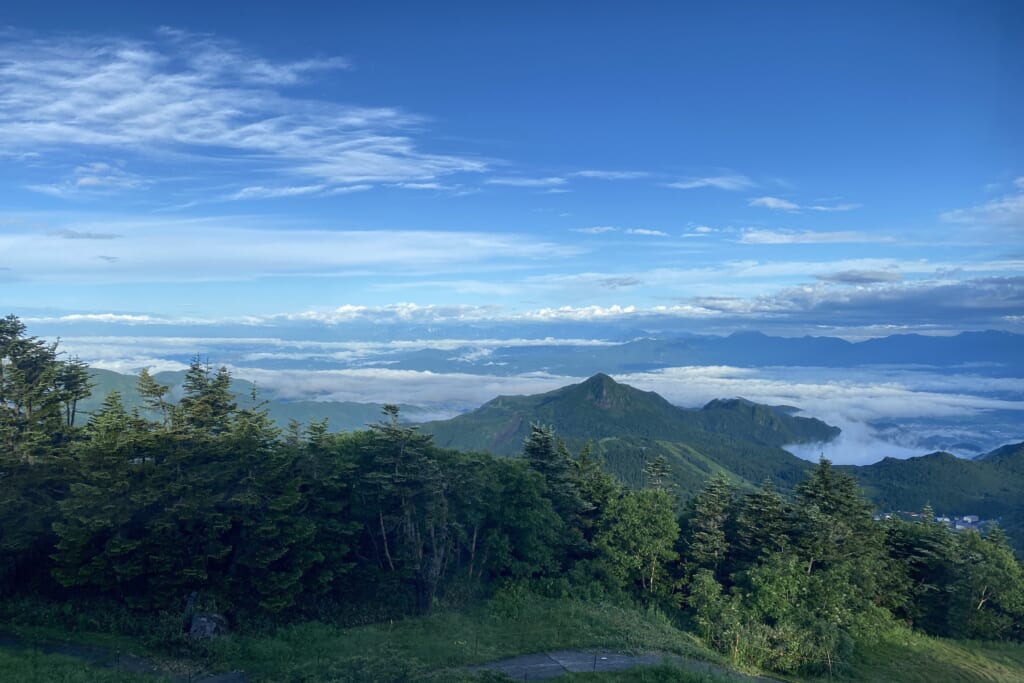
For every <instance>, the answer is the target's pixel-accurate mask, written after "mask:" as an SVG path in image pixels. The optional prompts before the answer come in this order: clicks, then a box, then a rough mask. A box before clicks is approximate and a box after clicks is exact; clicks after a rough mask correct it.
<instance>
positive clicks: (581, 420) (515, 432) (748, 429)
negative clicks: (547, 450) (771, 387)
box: [422, 373, 839, 493]
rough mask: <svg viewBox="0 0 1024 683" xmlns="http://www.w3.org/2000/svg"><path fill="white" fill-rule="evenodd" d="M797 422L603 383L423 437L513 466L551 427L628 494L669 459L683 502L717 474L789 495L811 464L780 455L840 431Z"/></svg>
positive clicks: (502, 404)
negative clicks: (686, 403) (536, 431)
mask: <svg viewBox="0 0 1024 683" xmlns="http://www.w3.org/2000/svg"><path fill="white" fill-rule="evenodd" d="M792 412H793V409H792V408H790V407H788V406H781V407H771V406H765V405H759V404H756V403H751V402H750V401H746V400H743V399H730V400H714V401H711V402H710V403H708V404H707V405H706V406H704V407H703V408H702V409H699V410H687V409H684V408H680V407H678V406H675V405H672V404H671V403H669V402H668V401H666V400H665V399H664V398H662V397H661V396H659V395H658V394H656V393H654V392H650V391H641V390H639V389H635V388H633V387H631V386H628V385H626V384H620V383H618V382H616V381H615V380H613V379H612V378H611V377H609V376H608V375H605V374H601V373H599V374H597V375H594V376H593V377H591V378H590V379H588V380H586V381H585V382H582V383H580V384H573V385H570V386H567V387H563V388H561V389H556V390H555V391H551V392H548V393H544V394H538V395H535V396H499V397H498V398H495V399H493V400H491V401H489V402H487V403H485V404H484V405H483V406H481V407H480V408H478V409H477V410H474V411H472V412H470V413H466V414H465V415H460V416H458V417H455V418H452V419H450V420H444V421H439V422H427V423H424V424H423V425H422V429H423V431H425V432H427V433H429V434H432V435H433V436H434V441H435V442H436V443H437V444H438V445H439V446H443V447H447V448H456V449H460V450H476V451H489V452H491V453H493V454H495V455H501V456H511V455H515V454H517V453H519V452H520V451H521V450H522V445H523V441H524V439H526V437H527V436H528V435H529V433H530V425H531V424H544V425H551V426H552V427H554V429H555V431H556V432H557V433H558V435H559V437H560V438H561V439H563V440H564V441H565V443H566V445H567V446H568V447H569V448H570V449H571V450H579V449H580V448H582V447H583V446H584V445H585V444H587V443H589V444H590V445H591V448H592V449H593V450H594V451H595V453H597V454H599V455H601V456H603V458H604V461H605V467H606V468H607V469H608V471H610V472H611V473H613V474H615V475H616V476H617V477H618V478H619V479H620V480H622V481H623V482H625V483H627V484H630V485H634V486H639V485H642V484H643V481H642V477H643V470H644V467H645V465H646V464H647V463H648V462H650V461H652V460H654V459H655V458H657V457H658V456H664V457H665V459H666V460H667V461H668V462H669V464H670V466H671V467H672V470H673V476H674V479H675V481H676V483H677V485H678V486H679V487H680V489H681V492H683V493H692V492H695V491H697V490H698V489H699V488H700V487H701V486H702V485H703V483H704V482H705V481H706V480H707V479H708V478H709V477H710V476H712V475H714V474H716V473H719V472H723V473H728V474H730V475H731V476H734V477H736V478H738V479H740V480H741V481H744V482H747V483H748V484H750V485H751V486H754V485H757V484H759V483H760V482H761V481H763V480H764V479H765V478H772V479H775V480H776V481H777V482H778V483H779V484H780V486H782V487H783V488H791V487H792V486H793V485H794V484H795V483H796V482H798V481H800V480H801V479H802V478H803V477H804V475H805V474H806V470H807V466H808V464H807V463H806V462H805V461H803V460H800V459H799V458H797V457H795V456H793V455H792V454H790V453H788V452H787V451H785V450H784V449H783V448H782V447H783V446H785V445H787V444H792V443H819V442H822V443H823V442H827V441H830V440H832V439H834V438H835V437H837V436H838V435H839V429H838V428H836V427H832V426H830V425H827V424H825V423H824V422H822V421H821V420H817V419H814V418H805V417H796V416H793V415H792V414H791V413H792Z"/></svg>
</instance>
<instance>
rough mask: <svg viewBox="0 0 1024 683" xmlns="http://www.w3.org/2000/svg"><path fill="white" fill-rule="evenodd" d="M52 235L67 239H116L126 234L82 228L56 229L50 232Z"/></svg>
mask: <svg viewBox="0 0 1024 683" xmlns="http://www.w3.org/2000/svg"><path fill="white" fill-rule="evenodd" d="M49 234H50V236H51V237H60V238H61V239H65V240H115V239H117V238H119V237H124V235H118V234H115V233H112V232H88V231H82V230H56V231H54V232H51V233H49Z"/></svg>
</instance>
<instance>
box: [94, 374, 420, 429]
mask: <svg viewBox="0 0 1024 683" xmlns="http://www.w3.org/2000/svg"><path fill="white" fill-rule="evenodd" d="M89 374H90V376H91V377H92V381H93V383H94V386H93V389H92V395H91V396H90V397H89V398H87V399H84V400H82V401H80V402H79V404H78V418H77V420H76V423H77V424H84V423H85V422H87V421H88V420H89V416H90V415H91V414H92V413H93V412H94V411H96V410H98V409H99V407H100V406H101V405H103V399H104V398H106V397H107V395H109V394H110V393H111V392H113V391H117V392H119V393H120V394H121V398H122V400H123V402H124V404H125V407H126V408H128V409H129V410H131V409H133V408H139V409H142V399H141V397H140V396H139V392H138V390H137V388H136V382H137V380H138V378H137V377H136V376H135V375H123V374H120V373H117V372H112V371H110V370H96V369H90V370H89ZM153 377H154V379H156V381H157V382H159V383H161V384H164V385H166V386H169V387H171V400H172V402H173V401H174V399H175V398H176V397H177V396H178V395H179V394H180V393H181V383H182V381H183V380H184V378H185V372H184V371H178V372H158V373H156V374H155V375H154V376H153ZM256 389H257V401H260V402H263V401H266V408H267V411H268V413H269V414H270V418H271V419H272V420H273V421H274V422H275V423H276V424H277V425H278V426H279V427H282V428H284V427H286V426H287V425H288V422H289V421H290V420H296V421H297V422H299V423H300V424H304V425H305V424H309V423H310V422H313V421H319V420H324V419H326V420H327V421H328V424H329V426H330V429H331V431H335V432H339V431H340V432H348V431H353V430H357V429H365V428H366V425H368V424H372V423H375V422H377V421H378V420H379V419H380V416H381V409H382V408H383V406H382V405H381V404H379V403H356V402H353V401H285V400H281V399H277V398H275V397H274V396H273V394H270V393H268V392H266V391H264V390H262V389H260V387H258V386H257V387H256ZM231 391H232V392H233V393H234V394H235V400H236V401H237V402H238V405H239V406H249V405H252V383H251V382H248V381H246V380H244V379H232V381H231ZM145 412H146V411H145V410H143V413H144V414H145ZM424 414H425V413H424V411H423V409H422V408H420V407H418V406H402V416H403V417H404V418H405V419H407V420H412V421H415V420H416V417H417V415H424ZM147 417H150V418H154V419H155V418H156V417H157V416H156V415H147Z"/></svg>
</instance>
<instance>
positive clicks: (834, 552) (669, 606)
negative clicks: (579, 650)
mask: <svg viewBox="0 0 1024 683" xmlns="http://www.w3.org/2000/svg"><path fill="white" fill-rule="evenodd" d="M87 370H88V369H87V367H86V366H85V365H84V364H83V363H81V362H79V361H77V360H75V359H67V358H64V357H63V355H62V354H61V352H60V350H59V348H58V347H57V345H55V344H52V343H49V342H46V341H43V340H41V339H38V338H36V337H33V336H30V335H29V334H28V332H27V330H26V328H25V326H24V325H23V324H22V323H21V322H20V321H19V320H18V319H17V318H15V317H13V316H9V317H7V318H6V319H3V320H2V321H0V443H2V446H0V598H2V599H3V601H5V602H6V603H8V604H14V603H16V602H17V601H19V600H28V599H31V600H37V601H43V602H46V603H50V604H62V605H74V604H79V603H81V604H101V605H111V606H114V607H112V608H111V609H118V610H123V611H124V612H125V613H126V614H163V615H172V618H176V619H179V620H180V621H181V623H182V629H184V628H186V620H187V618H188V616H189V612H191V611H197V610H204V611H212V612H216V613H218V614H220V615H223V616H224V617H225V619H226V620H227V622H228V623H229V624H231V626H232V628H236V629H239V630H241V631H245V630H246V629H247V628H249V629H258V628H266V626H267V625H268V624H272V625H281V624H289V623H296V622H305V621H311V620H316V621H323V622H336V623H343V624H352V623H359V622H374V621H386V620H394V619H400V618H402V617H408V616H412V615H424V614H428V613H431V611H432V610H436V609H438V606H439V605H440V606H444V607H445V608H446V609H451V608H452V607H453V606H454V607H460V606H468V605H473V604H477V603H481V602H483V601H486V600H488V599H490V598H492V596H494V595H496V594H501V595H505V596H507V595H514V594H517V592H518V593H521V592H532V593H536V594H540V595H545V596H549V597H553V598H572V599H578V600H584V601H597V602H607V603H613V604H617V605H631V606H636V607H638V608H641V609H648V610H656V611H658V612H659V613H662V614H664V615H665V616H666V617H667V618H668V619H669V620H670V621H671V622H672V624H673V625H674V626H675V627H677V628H680V629H683V630H686V631H690V632H693V633H695V634H697V635H698V636H699V638H700V639H701V640H702V641H703V642H704V643H705V644H706V645H707V646H710V647H711V648H713V649H714V650H716V651H718V652H720V653H722V655H723V656H724V657H725V658H727V659H728V661H731V662H733V663H734V664H737V665H742V666H747V667H751V668H756V669H761V670H767V671H778V672H785V673H790V674H799V675H820V674H829V673H834V672H841V671H842V669H843V667H844V666H845V665H846V664H847V663H849V662H850V661H851V660H852V659H853V658H855V657H856V656H857V654H856V653H857V652H858V648H863V647H870V644H871V643H872V642H874V640H875V639H876V638H877V636H878V634H879V633H881V632H883V631H886V630H888V629H892V628H905V629H913V630H914V631H918V632H921V633H924V634H929V635H933V636H939V637H943V638H952V639H979V640H1002V641H1018V642H1019V641H1021V640H1024V570H1022V567H1021V564H1020V563H1019V562H1018V561H1017V560H1016V559H1015V557H1014V554H1013V551H1012V550H1011V548H1010V545H1009V544H1008V541H1007V538H1006V537H1005V535H1004V534H1003V533H1002V532H1001V531H1000V530H999V529H998V528H996V529H993V530H991V531H989V532H988V533H986V534H984V535H980V534H978V533H976V532H973V531H972V532H967V533H960V534H958V533H954V532H952V531H950V530H949V529H947V527H946V526H944V525H942V524H939V523H938V522H936V521H934V519H933V516H932V514H931V511H930V510H929V509H926V510H924V511H923V512H924V514H923V515H922V516H921V518H920V521H916V522H907V521H902V520H900V519H885V520H882V521H876V520H875V518H874V510H873V509H872V507H871V505H870V504H869V503H868V502H867V501H866V500H865V498H864V497H863V495H862V494H861V492H860V491H859V489H858V487H857V485H856V483H855V481H854V479H853V478H852V477H851V476H850V475H849V474H847V473H845V472H841V471H839V470H836V469H834V468H833V467H832V466H831V465H830V463H829V462H828V461H827V460H825V459H822V460H821V461H820V463H819V464H818V465H817V467H815V468H814V469H813V470H811V472H810V474H809V476H807V478H806V479H805V480H803V481H802V482H800V483H799V484H797V485H796V487H795V491H794V494H793V495H792V496H785V497H784V496H783V495H782V494H780V493H779V492H777V491H776V490H775V488H774V487H773V484H772V481H771V480H766V481H765V482H764V484H763V485H762V486H761V488H760V489H759V490H756V491H749V490H743V489H741V488H739V487H737V486H736V485H735V483H733V482H731V481H730V480H729V479H727V478H725V477H723V476H717V477H712V478H711V479H709V480H708V481H707V483H706V484H705V485H704V487H703V489H702V490H701V491H700V493H699V494H698V495H696V496H695V497H692V498H689V499H681V496H677V495H676V493H675V488H674V485H673V483H672V478H671V472H670V468H669V465H668V463H667V462H665V461H664V460H663V459H656V460H653V461H652V462H651V463H649V464H648V465H647V470H646V476H645V478H644V479H645V482H646V485H645V487H644V488H641V489H633V488H627V487H625V486H623V485H622V484H621V483H619V482H618V481H617V480H616V479H615V478H614V477H613V476H612V475H610V474H608V473H606V471H605V470H604V469H602V462H601V461H600V458H598V457H597V456H595V455H594V454H593V453H592V452H591V450H590V449H589V448H588V447H586V446H584V447H583V448H581V449H577V450H570V449H569V448H568V447H567V446H566V445H565V443H563V442H562V441H560V439H559V437H558V434H557V433H556V432H555V431H554V430H553V429H552V428H550V427H548V426H545V425H533V426H532V427H531V429H530V433H529V436H528V438H527V439H526V440H525V442H524V443H523V445H522V449H521V453H520V454H519V455H518V456H517V457H511V458H499V457H494V456H492V455H489V454H487V453H480V452H460V451H457V450H451V449H444V448H440V447H438V446H436V445H435V444H434V443H433V442H432V440H431V437H429V436H426V435H424V434H421V433H420V432H418V431H417V429H416V427H414V426H409V425H407V424H405V423H403V422H402V421H400V414H399V410H398V408H397V407H395V406H387V407H386V408H385V409H384V411H383V414H382V415H381V418H380V421H379V422H378V423H376V424H372V425H370V426H368V428H366V429H365V430H362V431H354V432H348V433H334V432H331V431H330V428H329V425H328V424H326V423H324V422H314V423H311V424H298V423H292V424H291V425H290V426H289V427H288V428H287V429H284V430H281V429H278V428H277V427H276V426H275V425H274V423H273V422H272V421H271V420H270V419H269V418H268V416H267V413H266V411H265V409H264V408H262V407H261V404H260V402H259V397H258V396H256V395H255V391H254V396H253V397H252V400H251V401H248V402H245V404H244V405H241V402H239V401H238V400H237V399H236V397H235V396H234V395H233V394H232V393H231V392H230V390H229V386H230V381H231V378H230V376H229V374H228V372H227V370H226V369H223V368H221V369H214V368H213V367H211V366H209V365H208V364H206V363H204V362H202V361H201V360H199V359H196V360H195V361H194V362H193V363H192V365H191V367H190V368H189V370H188V372H187V375H186V379H185V382H184V390H183V394H182V395H181V396H180V398H177V399H176V400H172V398H171V392H170V391H169V388H168V387H167V386H163V385H160V384H159V383H158V382H157V381H155V380H154V379H153V377H152V376H150V375H149V374H148V373H146V372H143V373H142V374H141V375H140V377H139V385H138V389H139V392H140V394H141V395H142V396H143V397H144V399H145V401H146V409H147V410H146V411H145V413H143V412H140V411H139V410H138V409H134V410H128V409H126V408H125V407H124V405H123V404H122V402H121V399H120V397H119V396H118V395H117V394H116V393H113V394H110V395H109V396H107V397H106V399H105V401H104V403H103V405H102V408H101V409H100V410H98V411H95V412H94V413H93V414H92V415H90V416H89V419H88V422H87V424H85V425H84V426H75V425H76V420H75V416H76V415H75V414H76V406H77V403H78V402H79V401H81V400H82V399H83V398H85V397H86V396H88V395H89V393H90V382H89V375H88V372H87ZM79 422H81V420H79Z"/></svg>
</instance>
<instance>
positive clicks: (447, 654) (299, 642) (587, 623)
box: [215, 594, 721, 683]
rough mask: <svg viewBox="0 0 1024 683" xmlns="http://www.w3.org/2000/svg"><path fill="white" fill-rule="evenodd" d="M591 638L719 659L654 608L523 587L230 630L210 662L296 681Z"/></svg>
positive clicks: (375, 674)
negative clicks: (418, 608) (392, 611)
mask: <svg viewBox="0 0 1024 683" xmlns="http://www.w3.org/2000/svg"><path fill="white" fill-rule="evenodd" d="M592 647H600V648H606V649H609V650H615V651H620V652H629V653H637V652H665V653H672V654H679V655H684V656H689V657H694V658H697V659H704V660H711V661H720V659H721V658H720V657H719V656H718V655H716V654H715V653H712V652H711V651H709V650H707V649H706V648H705V647H703V646H702V645H700V644H699V642H698V641H697V640H696V639H695V638H694V637H693V636H691V635H690V634H687V633H683V632H681V631H679V630H677V629H676V628H674V627H673V626H672V624H671V623H670V622H669V620H668V619H667V618H665V617H664V616H663V615H661V614H660V613H657V612H654V611H650V612H644V611H639V610H635V609H624V608H620V607H615V606H612V605H607V604H595V603H586V602H579V601H572V600H554V599H548V598H542V597H537V596H534V595H530V594H527V595H521V596H517V597H516V598H515V599H502V598H499V599H496V600H494V601H492V602H491V603H489V606H488V607H487V608H481V609H477V610H472V611H464V612H441V613H436V614H432V615H430V616H426V617H421V618H417V619H405V620H401V621H395V622H391V623H385V624H375V625H371V626H363V627H358V628H350V629H340V628H337V627H333V626H329V625H326V624H321V623H316V622H310V623H305V624H296V625H293V626H286V627H282V628H280V629H278V630H277V631H276V632H275V633H274V634H273V635H270V636H264V637H249V636H240V635H235V636H231V637H229V638H225V639H223V640H220V641H218V642H217V643H216V644H215V651H216V657H217V659H218V665H219V667H218V668H224V669H236V668H237V669H244V670H245V671H246V672H247V673H248V674H249V675H250V676H251V677H252V678H253V679H254V680H255V681H267V682H270V681H274V682H275V683H276V682H280V683H298V682H300V681H303V682H304V681H346V680H353V681H354V680H376V681H389V680H394V681H398V680H408V679H410V678H415V677H417V676H422V675H425V674H428V673H430V672H436V671H438V670H444V669H453V668H457V667H461V666H467V665H472V664H479V663H483V662H490V661H494V660H499V659H503V658H506V657H512V656H515V655H519V654H524V653H530V652H544V651H549V650H559V649H575V648H592ZM453 675H454V674H453ZM468 680H474V679H472V678H470V679H468Z"/></svg>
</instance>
